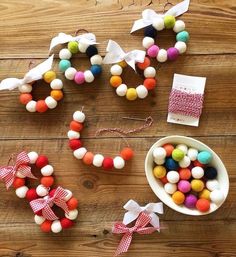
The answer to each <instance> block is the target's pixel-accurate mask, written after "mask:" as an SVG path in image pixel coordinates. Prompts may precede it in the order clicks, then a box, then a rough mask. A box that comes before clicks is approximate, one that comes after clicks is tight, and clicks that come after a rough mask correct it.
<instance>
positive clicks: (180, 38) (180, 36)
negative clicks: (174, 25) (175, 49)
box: [176, 30, 189, 43]
mask: <svg viewBox="0 0 236 257" xmlns="http://www.w3.org/2000/svg"><path fill="white" fill-rule="evenodd" d="M176 40H177V41H182V42H185V43H186V42H188V40H189V34H188V32H187V31H186V30H183V31H181V32H179V33H178V34H177V35H176Z"/></svg>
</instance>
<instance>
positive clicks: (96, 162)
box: [93, 154, 104, 167]
mask: <svg viewBox="0 0 236 257" xmlns="http://www.w3.org/2000/svg"><path fill="white" fill-rule="evenodd" d="M103 160H104V156H103V155H101V154H95V155H94V157H93V165H94V166H95V167H102V163H103Z"/></svg>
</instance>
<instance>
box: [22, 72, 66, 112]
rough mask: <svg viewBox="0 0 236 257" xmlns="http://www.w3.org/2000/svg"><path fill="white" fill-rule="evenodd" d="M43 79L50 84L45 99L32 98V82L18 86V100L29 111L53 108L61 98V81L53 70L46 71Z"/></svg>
mask: <svg viewBox="0 0 236 257" xmlns="http://www.w3.org/2000/svg"><path fill="white" fill-rule="evenodd" d="M43 80H44V81H45V82H46V83H47V84H50V88H51V93H50V96H47V97H46V98H45V99H40V100H38V101H35V100H33V96H32V93H31V92H32V90H33V86H34V83H35V82H33V83H31V84H24V85H22V86H20V87H19V91H20V93H21V94H20V98H19V100H20V102H21V103H22V104H24V105H25V106H26V110H27V111H29V112H39V113H42V112H46V111H47V110H48V109H54V108H56V106H57V102H58V101H60V100H61V99H62V98H63V92H62V88H63V83H62V81H61V80H60V79H57V78H56V73H55V72H54V71H47V72H46V73H44V75H43Z"/></svg>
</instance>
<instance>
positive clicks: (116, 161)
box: [113, 156, 125, 169]
mask: <svg viewBox="0 0 236 257" xmlns="http://www.w3.org/2000/svg"><path fill="white" fill-rule="evenodd" d="M113 163H114V167H115V168H116V169H123V168H124V167H125V161H124V159H123V158H121V157H120V156H116V157H115V158H114V159H113Z"/></svg>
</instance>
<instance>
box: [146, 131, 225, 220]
mask: <svg viewBox="0 0 236 257" xmlns="http://www.w3.org/2000/svg"><path fill="white" fill-rule="evenodd" d="M145 171H146V176H147V180H148V183H149V185H150V186H151V188H152V190H153V192H154V193H155V194H156V195H157V197H158V198H159V199H160V200H161V201H162V202H164V203H165V204H166V205H167V206H169V207H170V208H172V209H174V210H176V211H178V212H180V213H183V214H187V215H196V216H197V215H205V214H209V213H212V212H214V211H215V210H217V209H218V208H219V207H220V206H221V205H222V204H223V202H224V201H225V199H226V197H227V195H228V191H229V178H228V173H227V170H226V168H225V166H224V164H223V162H222V161H221V159H220V157H219V156H218V155H217V154H216V153H215V152H214V151H213V150H212V149H211V148H210V147H208V146H207V145H205V144H203V143H202V142H200V141H198V140H195V139H193V138H190V137H184V136H168V137H164V138H162V139H160V140H158V141H157V142H156V143H155V144H154V145H152V147H151V148H150V150H149V151H148V153H147V156H146V160H145Z"/></svg>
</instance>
